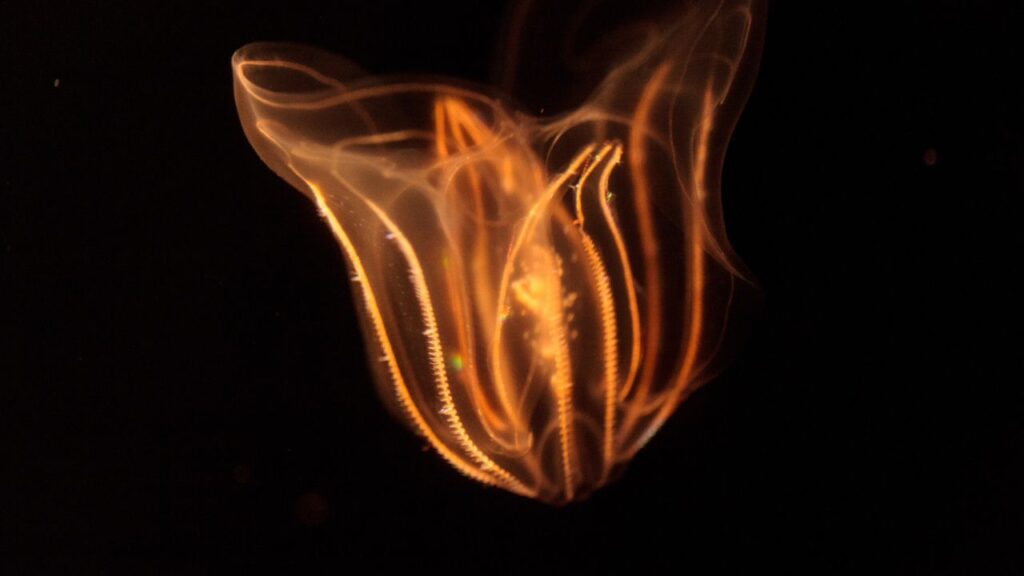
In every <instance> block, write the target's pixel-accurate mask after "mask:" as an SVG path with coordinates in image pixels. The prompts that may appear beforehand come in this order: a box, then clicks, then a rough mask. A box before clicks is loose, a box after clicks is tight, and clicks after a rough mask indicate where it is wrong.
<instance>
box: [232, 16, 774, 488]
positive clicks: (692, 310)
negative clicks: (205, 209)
mask: <svg viewBox="0 0 1024 576" xmlns="http://www.w3.org/2000/svg"><path fill="white" fill-rule="evenodd" d="M753 8H754V7H752V6H751V2H749V1H744V0H737V1H727V2H726V1H720V2H703V3H697V4H694V5H692V6H688V7H686V8H685V9H684V10H682V11H681V12H679V13H671V12H669V13H667V15H664V14H663V15H662V16H661V17H659V18H657V19H655V20H653V22H654V23H653V24H647V25H646V27H644V28H638V30H641V31H642V32H641V33H638V34H634V38H633V40H631V41H627V40H628V39H623V40H621V43H622V44H623V46H628V49H629V51H627V52H624V53H625V58H622V59H620V60H619V61H617V62H616V63H615V66H614V67H611V68H610V69H606V70H605V74H604V76H603V79H602V80H601V81H600V82H598V83H597V84H596V86H595V87H594V89H593V90H592V92H591V95H590V97H589V98H588V99H587V100H586V101H585V102H584V103H583V104H582V105H581V106H579V107H578V108H576V109H575V110H571V111H568V112H565V113H563V114H561V115H558V116H556V117H553V118H539V117H534V116H529V115H526V114H524V113H522V112H520V111H517V110H515V109H514V108H512V106H511V105H510V104H508V103H507V101H506V100H503V99H501V98H498V97H495V96H488V95H485V94H484V93H483V91H482V90H480V89H475V88H467V87H463V86H461V85H458V84H455V83H449V82H437V81H418V80H393V79H391V80H388V79H377V78H372V77H366V76H364V75H362V74H360V73H359V72H358V71H357V70H356V69H355V67H354V66H352V65H351V64H348V63H347V62H346V61H344V60H342V59H341V58H339V57H336V56H333V55H331V54H328V53H325V52H321V51H318V50H315V49H312V48H306V47H301V46H294V45H279V44H252V45H248V46H246V47H244V48H242V49H241V50H239V51H238V52H237V53H236V54H235V56H234V61H233V64H234V72H235V96H236V100H237V103H238V110H239V114H240V116H241V119H242V125H243V127H244V129H245V132H246V134H247V136H248V138H249V140H250V142H252V144H253V146H254V147H255V148H256V150H257V152H258V153H259V154H260V156H261V157H262V158H263V160H264V161H265V162H266V163H267V164H268V165H270V167H271V168H273V169H274V171H275V172H277V173H278V174H279V175H281V176H282V177H283V178H285V179H286V180H287V181H288V182H290V183H291V184H292V185H294V186H295V187H296V188H297V189H299V190H300V191H302V192H303V193H304V194H306V195H307V196H309V197H310V198H311V199H312V200H313V201H314V202H315V203H316V205H317V207H318V208H319V210H320V212H321V213H322V215H323V217H324V218H325V219H326V221H327V223H328V224H329V225H330V227H331V230H332V231H333V233H334V235H335V236H336V237H337V238H338V241H339V242H340V243H341V246H342V248H343V249H344V252H345V254H346V256H347V259H348V262H349V265H350V268H351V272H352V280H353V281H354V282H355V283H356V285H357V291H358V299H359V308H360V310H361V311H362V317H363V326H364V332H365V334H366V337H367V340H368V348H369V349H370V350H371V357H372V358H371V359H372V362H371V364H372V366H373V367H374V370H375V375H376V377H377V383H378V386H379V387H380V388H381V391H382V393H383V394H382V395H383V396H384V398H385V399H386V400H387V402H388V403H389V404H390V406H391V408H393V409H394V410H395V411H396V412H397V413H398V414H399V415H400V417H401V418H402V419H403V420H404V421H406V422H407V423H409V424H410V425H411V426H412V428H413V429H414V430H415V431H416V432H417V433H419V434H420V435H422V436H423V437H425V438H426V440H427V441H429V443H430V445H431V446H433V448H435V449H436V450H437V452H438V453H440V454H441V456H442V457H444V458H445V459H446V460H447V461H448V462H450V463H451V464H452V465H453V466H454V467H456V468H457V469H458V470H460V471H461V472H463V473H464V474H466V475H467V476H469V477H471V478H474V479H476V480H479V481H481V482H484V483H487V484H492V485H497V486H500V487H503V488H505V489H508V490H511V491H513V492H515V493H517V494H522V495H525V496H529V497H533V498H539V499H542V500H545V501H550V502H566V501H569V500H573V499H577V498H580V497H583V496H585V495H586V494H588V493H590V492H592V491H593V490H595V489H596V488H598V487H599V486H601V485H602V484H604V483H606V482H607V481H608V480H609V479H610V478H611V477H613V476H614V474H615V473H616V472H618V471H619V470H620V469H621V468H622V466H623V465H624V464H625V463H626V462H627V461H628V460H629V459H630V458H631V457H632V456H633V454H635V452H636V451H637V450H638V449H639V448H640V447H641V446H642V445H643V444H644V443H645V442H646V441H647V440H648V439H650V437H651V436H652V435H653V434H654V432H655V431H656V430H657V429H658V428H659V427H660V426H661V425H662V424H663V423H664V421H665V420H666V418H668V416H669V415H670V414H671V413H672V411H673V410H674V409H675V407H676V406H677V405H678V404H679V403H680V402H681V401H682V400H683V399H684V398H685V396H686V395H687V394H688V393H689V392H691V391H692V390H693V389H694V388H695V387H696V386H697V385H699V384H700V383H701V382H703V381H704V380H706V379H707V378H708V377H709V375H710V373H711V369H712V368H711V362H712V360H713V358H714V356H715V355H716V351H717V348H718V346H719V344H720V342H721V339H722V337H723V333H724V329H725V325H726V321H727V319H728V312H729V305H730V298H731V294H732V285H733V282H734V280H735V278H736V277H738V276H741V273H740V270H739V265H738V261H737V259H736V258H735V256H734V255H733V254H732V251H731V249H730V248H729V245H728V242H727V240H726V237H725V232H724V227H723V225H722V221H721V213H720V203H719V193H718V189H719V178H720V173H721V169H720V168H721V163H722V158H723V154H724V150H725V145H726V141H727V139H728V136H729V133H730V132H731V130H732V126H733V124H734V123H735V120H736V118H737V116H738V114H739V110H740V107H741V104H742V100H743V94H741V93H739V92H742V91H737V90H736V87H737V85H738V84H737V78H738V77H739V74H738V73H739V71H741V70H744V71H746V70H749V69H751V68H752V66H751V65H750V64H749V62H750V61H751V59H752V58H751V53H752V52H753V51H752V50H751V44H752V42H751V31H752V29H753V27H754V25H755V24H756V22H757V20H758V17H757V16H756V13H757V10H754V9H753ZM524 14H525V13H522V14H520V16H523V15H524ZM523 26H524V24H523V19H522V18H517V19H516V22H515V27H514V28H515V29H514V30H513V38H514V35H515V32H516V31H521V30H522V29H523ZM624 38H626V37H624ZM514 42H515V40H514V39H513V43H514ZM620 52H621V51H620ZM747 76H749V74H747Z"/></svg>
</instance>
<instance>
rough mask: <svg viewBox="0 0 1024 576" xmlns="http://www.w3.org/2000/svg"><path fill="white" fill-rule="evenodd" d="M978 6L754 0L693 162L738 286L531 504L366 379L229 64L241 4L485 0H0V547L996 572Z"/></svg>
mask: <svg viewBox="0 0 1024 576" xmlns="http://www.w3.org/2000/svg"><path fill="white" fill-rule="evenodd" d="M1010 5H1011V3H997V2H951V1H937V2H918V3H914V2H883V3H878V4H877V5H875V6H873V7H868V6H866V5H865V4H864V3H860V2H856V3H854V2H849V3H832V2H819V3H813V7H810V5H805V6H803V7H798V6H797V5H795V4H793V3H783V2H777V3H775V4H773V5H771V6H770V9H769V14H768V24H767V33H766V40H765V47H764V52H763V59H762V66H761V72H760V76H759V80H758V83H757V84H756V86H755V88H754V91H753V94H752V96H751V99H750V102H749V105H748V107H747V109H746V111H745V112H744V115H743V117H742V119H741V121H740V123H739V125H738V127H737V130H736V134H735V137H734V139H733V141H732V144H731V145H730V150H729V155H728V157H727V160H726V167H725V180H724V197H725V198H724V200H725V212H726V219H727V226H728V229H729V233H730V237H731V239H732V240H733V243H734V245H735V247H736V249H737V251H738V253H739V254H740V255H741V256H742V257H743V258H744V260H745V261H746V262H747V264H748V265H749V267H750V268H751V269H752V270H753V271H754V272H755V274H756V275H757V276H758V278H759V280H760V282H761V288H762V290H763V294H764V307H763V311H762V313H761V314H760V315H759V316H758V317H757V318H755V319H753V322H754V323H753V328H752V334H751V337H750V339H749V341H748V342H747V344H746V346H745V348H744V350H743V352H742V354H741V355H740V358H739V360H738V361H737V362H736V363H734V364H733V366H732V367H731V368H730V369H729V370H728V371H727V372H726V373H725V374H723V375H722V376H721V377H720V378H719V379H717V380H716V381H714V382H712V383H711V384H709V385H707V386H705V387H704V388H703V389H701V390H700V391H699V392H698V393H696V394H695V395H694V396H693V397H692V398H691V399H689V400H688V401H687V402H686V403H685V404H684V405H683V406H682V407H681V408H680V410H679V411H678V412H677V413H676V415H675V416H674V417H673V418H672V420H671V421H670V423H669V424H668V425H667V426H666V427H665V429H664V430H663V431H662V432H660V433H659V435H658V436H656V438H655V439H654V440H653V441H652V442H651V443H650V444H649V445H648V447H647V448H646V449H645V450H644V451H642V452H641V453H640V454H639V455H638V457H637V458H636V459H635V461H634V462H633V464H632V466H631V468H630V469H629V470H628V471H627V473H626V474H625V475H624V476H623V477H622V478H621V479H620V480H619V481H618V482H617V483H615V484H614V485H611V486H609V487H607V488H606V489H604V490H602V491H601V492H599V493H597V494H596V495H594V496H593V497H592V498H591V499H590V500H588V501H585V502H583V503H579V504H574V505H571V506H568V507H565V508H561V509H556V508H550V507H547V506H545V505H543V504H539V503H534V502H531V501H527V500H524V499H521V498H518V497H515V496H511V495H507V494H505V493H502V492H500V491H497V490H493V489H487V488H484V487H480V486H477V485H475V484H473V483H471V482H470V481H468V480H465V479H463V478H462V477H461V476H459V475H458V474H457V473H456V472H454V471H453V470H451V469H449V468H448V466H447V465H446V464H444V463H443V462H442V461H441V460H440V459H439V458H438V457H436V455H434V454H431V453H430V452H428V451H424V450H422V448H423V446H422V443H421V442H420V441H419V440H417V439H416V438H415V437H414V436H413V435H412V434H409V433H408V432H407V431H406V430H405V429H404V428H403V427H402V426H400V425H399V424H398V423H396V422H394V421H392V420H391V419H390V417H389V416H388V415H387V414H386V413H385V411H384V409H383V408H382V407H381V406H380V405H379V402H378V400H377V398H376V395H375V392H374V390H373V386H372V385H371V383H370V381H369V377H368V373H367V370H366V368H365V365H364V358H363V349H362V343H361V342H362V341H361V337H360V335H359V333H358V330H357V324H356V321H355V316H354V307H353V304H352V299H351V296H350V294H349V282H348V280H347V273H346V271H345V268H344V260H343V258H342V255H341V252H340V250H339V248H338V247H337V245H336V243H335V241H334V239H333V238H332V237H331V235H330V233H329V231H328V229H327V227H326V226H324V225H323V223H322V221H321V220H320V219H319V218H318V216H317V214H316V212H315V210H314V207H313V206H312V205H311V204H310V203H309V202H308V201H307V200H306V199H305V198H303V197H302V196H301V195H299V194H298V193H296V192H294V191H293V190H291V189H290V188H289V187H288V185H287V184H285V183H284V182H283V181H280V180H279V179H277V178H276V177H275V176H274V175H273V174H272V173H271V172H270V171H269V170H268V169H266V167H265V166H264V165H263V164H262V163H261V162H260V160H259V159H258V158H257V156H256V155H255V153H253V151H252V150H251V148H250V147H249V145H248V143H247V142H246V140H245V138H244V136H243V134H242V131H241V129H240V127H239V125H238V120H237V116H236V114H235V109H234V103H233V99H232V92H231V71H230V66H229V59H230V56H231V54H232V52H233V51H234V50H235V49H236V48H238V47H240V46H241V45H243V44H245V43H247V42H250V41H256V40H292V41H300V42H304V43H309V44H313V45H317V46H321V47H324V48H328V49H330V50H333V51H337V52H340V53H343V54H346V55H348V56H350V57H351V58H353V59H354V60H356V61H357V62H359V63H360V64H362V65H363V66H364V67H365V68H367V69H369V70H371V71H375V72H430V73H439V74H446V75H456V76H460V77H464V78H469V79H474V80H478V81H485V80H486V79H487V78H488V73H489V71H490V64H491V57H492V48H493V47H494V43H495V37H496V32H497V30H498V29H499V25H500V21H501V17H502V14H503V11H502V9H501V6H500V5H499V4H497V3H494V4H491V3H487V2H481V3H478V4H477V5H475V6H471V5H470V4H469V3H466V5H465V6H457V5H450V4H438V5H433V3H426V2H408V3H403V2H398V1H395V0H375V1H373V2H349V1H333V2H321V3H308V4H307V3H301V4H299V3H296V4H291V5H288V6H285V3H284V2H281V3H278V5H276V6H274V7H269V6H264V5H262V4H260V3H255V2H254V3H251V4H231V5H228V4H218V3H213V4H210V5H207V4H205V3H195V4H193V5H191V6H188V5H186V4H183V3H176V2H175V3H171V2H168V3H144V2H140V3H131V2H123V3H114V2H66V3H59V2H24V3H21V2H4V3H2V4H0V32H2V37H0V42H2V45H0V46H2V50H3V66H4V71H3V73H2V77H3V79H4V84H5V86H4V88H3V90H2V95H0V103H2V109H0V110H2V112H0V122H2V124H0V127H2V128H0V130H2V134H3V145H2V147H0V150H2V153H0V156H2V159H0V162H2V163H3V164H4V166H5V167H4V169H3V171H2V174H0V191H2V195H0V286H2V287H3V288H2V290H3V292H4V294H5V295H4V296H3V298H2V300H0V302H2V303H0V314H2V317H0V322H2V325H3V332H2V336H0V338H2V340H0V359H2V365H0V414H2V415H3V418H2V423H0V430H2V432H0V434H2V435H0V458H2V460H0V462H2V465H0V494H2V509H0V518H2V520H0V525H2V527H3V532H2V546H0V549H3V550H4V552H2V553H0V566H3V565H7V566H10V567H11V568H12V570H10V571H7V572H6V573H9V574H20V573H25V574H28V573H55V572H59V573H81V572H96V571H99V572H107V573H181V574H198V573H207V572H213V571H220V570H221V569H225V568H226V569H229V571H234V570H239V571H240V570H247V571H255V572H263V571H268V572H272V573H291V572H292V571H298V572H303V571H305V569H307V568H313V569H317V568H319V569H322V570H323V571H330V572H331V573H338V572H339V571H341V572H346V571H353V570H355V569H356V567H358V566H364V563H365V562H368V563H369V564H365V566H367V568H368V569H370V570H374V571H379V570H388V571H390V570H391V569H395V568H399V567H402V568H413V569H417V570H421V571H422V570H430V571H434V570H442V569H443V570H446V571H454V572H463V571H469V570H475V571H480V570H486V571H493V572H495V573H517V574H532V573H550V572H554V571H556V570H560V571H566V570H568V571H569V572H570V573H605V572H613V573H627V572H629V571H630V570H629V569H630V568H634V569H635V568H637V567H638V566H639V565H643V566H647V565H651V566H661V567H663V568H666V569H672V570H679V571H680V572H681V571H683V570H692V569H693V567H694V566H698V565H706V564H709V563H710V565H711V567H712V568H716V569H717V570H718V571H723V570H728V569H730V568H738V567H742V566H755V567H759V568H760V569H764V570H767V569H769V568H770V567H781V568H785V569H787V570H789V569H799V568H810V569H815V570H818V571H821V572H824V573H834V572H859V571H860V570H862V569H865V568H868V567H871V568H886V569H892V570H894V571H897V572H905V573H927V574H931V573H938V574H942V573H965V572H967V573H985V574H998V573H1007V574H1010V573H1020V570H1021V567H1022V565H1021V564H1020V557H1019V546H1020V542H1021V540H1022V537H1024V516H1022V510H1024V507H1022V501H1021V500H1022V496H1021V493H1022V488H1024V475H1022V473H1021V470H1022V462H1024V427H1022V420H1024V419H1022V408H1024V395H1022V382H1024V379H1022V377H1021V375H1022V370H1021V368H1022V366H1021V364H1022V361H1021V358H1022V356H1021V352H1020V349H1019V348H1020V343H1021V337H1020V315H1019V302H1018V300H1019V298H1018V296H1017V294H1018V292H1019V289H1018V288H1016V287H1015V286H1016V284H1017V281H1015V280H1014V279H1013V276H1014V275H1015V274H1017V273H1019V271H1020V270H1019V269H1020V249H1021V248H1022V245H1021V244H1022V243H1021V241H1020V234H1019V232H1018V231H1017V230H1016V227H1018V226H1019V220H1020V218H1019V216H1020V211H1019V209H1018V208H1017V207H1016V206H1015V204H1014V203H1013V200H1015V197H1016V196H1018V195H1019V194H1020V193H1021V191H1022V190H1024V171H1022V168H1021V166H1022V160H1024V158H1022V154H1024V136H1022V130H1021V128H1022V126H1021V102H1022V100H1024V98H1022V96H1024V94H1022V91H1021V89H1020V88H1018V87H1015V86H1014V85H1013V81H1012V80H1013V78H1014V77H1015V76H1019V66H1020V64H1019V61H1018V60H1019V56H1020V55H1021V53H1022V50H1021V44H1020V42H1019V41H1018V40H1017V38H1019V26H1020V22H1021V21H1022V20H1021V16H1022V14H1021V13H1020V12H1021V11H1020V9H1019V8H1018V9H1009V8H1006V7H1005V6H1010ZM58 79H59V82H58ZM929 149H931V150H933V151H934V163H930V162H926V155H928V154H930V153H928V152H927V151H928V150H929ZM638 563H639V564H638Z"/></svg>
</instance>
